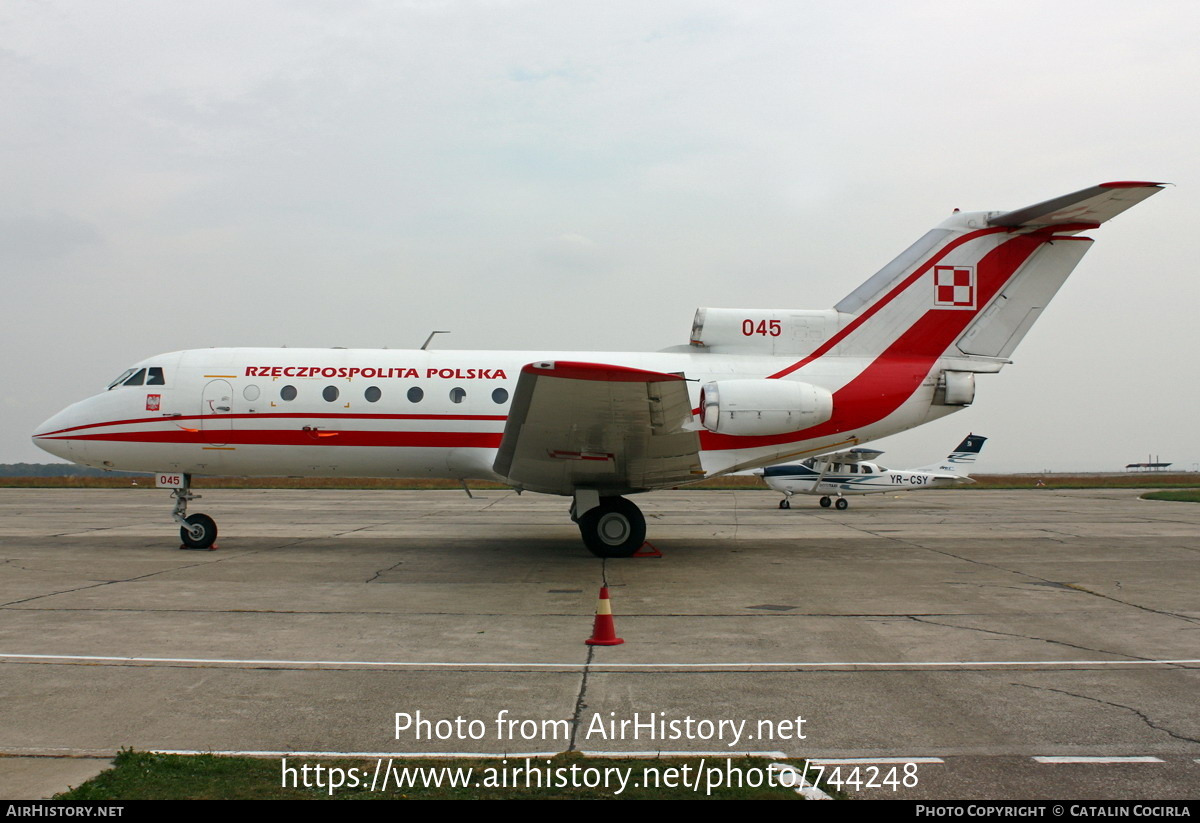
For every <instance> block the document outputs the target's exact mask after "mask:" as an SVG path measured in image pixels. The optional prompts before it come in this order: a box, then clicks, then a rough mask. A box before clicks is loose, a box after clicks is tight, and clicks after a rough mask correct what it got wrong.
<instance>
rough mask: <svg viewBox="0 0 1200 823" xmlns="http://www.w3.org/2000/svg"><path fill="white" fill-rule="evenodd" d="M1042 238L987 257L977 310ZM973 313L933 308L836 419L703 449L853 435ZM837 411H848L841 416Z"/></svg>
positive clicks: (708, 435)
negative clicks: (788, 432) (852, 432)
mask: <svg viewBox="0 0 1200 823" xmlns="http://www.w3.org/2000/svg"><path fill="white" fill-rule="evenodd" d="M1043 242H1045V238H1044V237H1037V236H1034V235H1018V236H1016V237H1013V238H1012V239H1011V240H1008V241H1007V242H1005V243H1004V244H1003V245H1001V246H998V247H997V248H995V249H993V250H992V251H990V252H988V253H987V254H986V255H984V257H983V258H982V259H981V260H980V261H979V262H978V264H977V265H976V269H975V271H976V288H977V290H978V293H979V301H978V305H979V306H981V307H982V306H986V305H987V304H988V302H989V301H990V300H991V299H992V297H994V296H995V294H996V292H998V291H999V290H1000V289H1001V288H1003V286H1004V284H1005V283H1007V282H1008V281H1009V279H1010V278H1011V277H1012V275H1013V273H1014V272H1016V270H1017V269H1018V268H1020V267H1021V265H1022V264H1024V263H1025V261H1026V260H1028V259H1029V257H1030V255H1032V254H1033V253H1034V252H1035V251H1037V249H1038V248H1039V247H1040V246H1041V245H1042V243H1043ZM978 313H979V309H976V310H975V311H956V310H944V309H930V310H928V311H926V312H925V314H924V315H922V316H921V318H920V319H919V320H917V322H916V323H914V324H913V325H912V326H911V327H910V328H909V329H908V331H906V332H905V333H904V334H902V335H901V336H900V337H899V338H897V340H896V341H895V342H894V343H892V345H890V346H889V347H888V348H887V349H886V350H884V352H883V354H881V355H880V356H879V357H877V358H876V359H875V361H874V362H873V363H871V365H869V366H867V368H865V369H864V370H863V371H862V372H861V373H860V374H859V375H858V376H857V377H855V378H854V379H853V380H851V381H850V382H849V383H847V384H846V385H845V386H843V387H842V388H840V389H838V390H837V391H836V392H834V394H833V414H834V416H833V419H832V420H829V421H827V422H825V423H822V424H820V425H818V426H813V427H812V428H809V429H804V430H802V431H798V432H793V433H792V434H781V435H763V436H744V435H743V436H737V435H728V434H717V433H715V432H710V431H707V430H706V431H702V432H700V446H701V448H703V449H737V448H751V447H754V446H773V445H777V444H780V443H791V442H794V441H797V440H809V439H812V438H817V437H825V436H828V435H831V434H837V433H839V432H846V431H851V430H853V429H859V428H862V427H864V426H869V425H871V424H873V423H878V422H879V421H880V420H882V419H884V418H885V417H887V416H888V415H889V414H891V413H892V412H894V411H895V410H896V409H898V408H900V405H901V404H902V403H904V401H906V400H908V398H909V397H911V396H912V393H913V392H914V391H916V390H917V387H918V386H920V385H921V382H922V381H923V380H924V379H925V378H926V376H928V374H929V370H930V368H932V366H933V364H934V362H936V361H937V359H938V358H939V357H941V356H942V354H943V353H944V352H945V351H946V349H947V347H949V345H950V344H951V343H953V342H954V340H955V338H957V337H958V336H959V335H960V334H962V332H963V330H964V329H965V328H966V327H967V324H968V323H970V322H971V321H972V320H974V319H975V317H976V316H977V315H978ZM839 409H845V410H846V411H844V412H842V413H840V414H839V411H838V410H839Z"/></svg>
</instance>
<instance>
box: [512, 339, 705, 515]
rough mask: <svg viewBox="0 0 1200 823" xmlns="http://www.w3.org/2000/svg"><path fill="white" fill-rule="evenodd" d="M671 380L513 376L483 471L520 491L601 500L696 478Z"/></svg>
mask: <svg viewBox="0 0 1200 823" xmlns="http://www.w3.org/2000/svg"><path fill="white" fill-rule="evenodd" d="M691 422H692V404H691V401H690V400H689V398H688V391H687V383H686V382H685V380H684V379H683V377H682V376H681V375H678V374H664V373H662V372H652V371H643V370H641V369H632V368H628V367H625V366H612V365H606V364H603V363H578V362H569V361H564V360H558V361H547V362H541V363H530V364H529V365H527V366H525V367H523V368H522V369H521V376H520V378H519V379H518V380H517V387H516V390H515V391H514V392H513V401H512V406H511V407H510V409H509V413H508V422H507V423H506V424H505V426H504V437H503V439H502V440H501V441H500V449H499V451H498V452H497V454H496V461H495V463H494V464H493V469H494V470H495V471H496V472H497V473H498V474H500V475H502V476H503V477H505V478H506V479H507V480H508V482H510V483H512V484H513V485H514V486H518V487H520V488H525V489H530V490H532V491H540V492H549V493H552V494H571V493H572V492H573V491H574V490H575V489H576V488H594V489H598V490H599V491H600V493H601V494H602V495H614V494H626V493H629V492H634V491H645V490H648V489H660V488H666V487H670V486H677V485H679V484H680V483H685V482H690V481H693V480H697V479H700V478H702V477H703V474H704V472H703V469H702V468H701V466H700V437H699V435H698V434H697V433H696V432H695V431H690V430H686V429H685V428H684V427H685V425H686V424H688V423H691Z"/></svg>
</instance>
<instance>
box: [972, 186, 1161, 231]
mask: <svg viewBox="0 0 1200 823" xmlns="http://www.w3.org/2000/svg"><path fill="white" fill-rule="evenodd" d="M1162 187H1163V184H1162V183H1138V182H1120V183H1101V184H1100V185H1098V186H1092V187H1091V188H1087V189H1082V190H1080V191H1077V192H1074V193H1072V194H1064V195H1063V196H1061V197H1055V198H1054V199H1052V200H1047V201H1045V202H1043V203H1036V204H1034V205H1032V206H1026V207H1025V208H1023V209H1016V210H1014V211H1006V212H1003V213H1001V214H997V215H996V216H995V217H992V218H990V219H989V220H988V224H989V225H992V226H1003V227H1006V228H1011V229H1015V228H1040V227H1047V226H1048V227H1057V228H1059V229H1061V230H1065V231H1071V230H1074V231H1084V230H1086V229H1089V228H1095V227H1096V226H1098V225H1100V224H1101V223H1103V222H1105V221H1106V220H1111V219H1113V218H1114V217H1116V216H1117V215H1118V214H1120V213H1121V212H1123V211H1125V210H1126V209H1128V208H1132V207H1133V206H1136V205H1137V204H1138V203H1140V202H1142V201H1143V200H1145V199H1146V198H1147V197H1150V196H1151V195H1153V194H1155V193H1156V192H1158V191H1159V190H1160V189H1162Z"/></svg>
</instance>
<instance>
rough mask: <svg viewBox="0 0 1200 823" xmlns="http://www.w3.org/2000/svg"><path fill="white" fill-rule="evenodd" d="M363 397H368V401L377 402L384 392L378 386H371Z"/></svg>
mask: <svg viewBox="0 0 1200 823" xmlns="http://www.w3.org/2000/svg"><path fill="white" fill-rule="evenodd" d="M363 397H365V398H366V399H367V402H368V403H375V402H377V401H378V400H379V398H380V397H383V392H381V391H380V390H379V387H378V386H371V387H369V388H368V389H367V390H366V391H365V392H363Z"/></svg>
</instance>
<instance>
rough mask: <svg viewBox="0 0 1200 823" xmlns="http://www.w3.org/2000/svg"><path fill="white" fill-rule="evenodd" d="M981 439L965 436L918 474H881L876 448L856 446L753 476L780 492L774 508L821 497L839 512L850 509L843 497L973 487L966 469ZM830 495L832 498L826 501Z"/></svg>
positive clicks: (905, 471) (895, 471) (891, 471)
mask: <svg viewBox="0 0 1200 823" xmlns="http://www.w3.org/2000/svg"><path fill="white" fill-rule="evenodd" d="M986 440H987V438H986V437H980V436H979V435H977V434H968V435H967V436H966V438H965V439H964V440H963V442H961V443H959V444H958V448H957V449H955V450H954V451H952V452H950V454H949V455H947V456H946V457H945V458H943V459H942V461H941V462H940V463H934V464H933V465H932V466H921V467H920V468H919V469H885V468H884V467H883V466H880V465H879V464H878V463H876V462H874V460H875V458H877V457H878V456H879V455H881V454H883V452H881V451H879V449H866V448H863V447H861V446H860V447H858V448H854V449H850V450H848V451H842V452H836V453H834V454H826V455H822V456H821V457H810V458H808V459H807V460H804V461H801V462H800V463H795V464H790V465H784V466H767V467H766V468H765V469H756V470H755V472H754V473H755V474H757V475H759V476H761V477H762V479H763V480H765V481H767V485H768V486H770V487H771V488H773V489H774V490H775V491H778V492H783V499H782V500H780V501H779V508H781V509H790V508H791V507H792V503H791V498H792V495H793V494H819V495H821V508H823V509H827V508H829V507H830V506H831V505H833V506H835V507H836V508H838V509H844V508H846V507H847V506H849V505H850V503H849V501H848V500H846V497H845V495H848V494H879V493H881V492H889V491H911V490H913V489H939V488H941V489H944V488H947V487H949V486H961V485H963V484H964V483H974V482H975V481H974V480H972V479H971V478H970V469H971V466H973V465H974V463H975V458H976V457H978V456H979V450H980V449H982V448H983V444H984V442H985V441H986ZM831 495H832V496H831Z"/></svg>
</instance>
